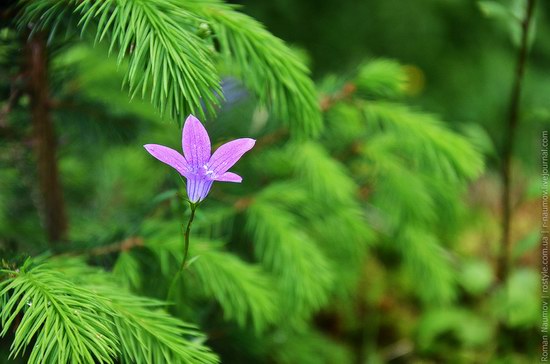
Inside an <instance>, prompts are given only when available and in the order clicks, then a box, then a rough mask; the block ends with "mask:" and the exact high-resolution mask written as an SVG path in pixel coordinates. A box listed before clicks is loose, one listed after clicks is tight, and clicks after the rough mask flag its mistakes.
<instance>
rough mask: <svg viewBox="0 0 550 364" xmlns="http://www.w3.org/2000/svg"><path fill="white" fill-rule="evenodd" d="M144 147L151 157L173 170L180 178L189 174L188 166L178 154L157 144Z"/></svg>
mask: <svg viewBox="0 0 550 364" xmlns="http://www.w3.org/2000/svg"><path fill="white" fill-rule="evenodd" d="M144 147H145V149H146V150H147V151H148V152H149V153H150V154H151V155H152V156H153V157H155V158H156V159H158V160H159V161H161V162H163V163H166V164H168V165H169V166H170V167H172V168H175V169H176V170H177V171H178V172H179V173H180V174H181V175H182V176H187V175H188V174H189V165H188V164H187V161H186V160H185V158H184V157H183V155H181V154H180V153H179V152H177V151H175V150H174V149H172V148H168V147H165V146H164V145H158V144H146V145H144Z"/></svg>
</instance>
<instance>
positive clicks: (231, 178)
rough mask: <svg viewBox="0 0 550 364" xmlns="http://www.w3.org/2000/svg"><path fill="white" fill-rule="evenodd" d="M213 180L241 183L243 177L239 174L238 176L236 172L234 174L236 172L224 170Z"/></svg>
mask: <svg viewBox="0 0 550 364" xmlns="http://www.w3.org/2000/svg"><path fill="white" fill-rule="evenodd" d="M214 180H215V181H220V182H236V183H241V182H242V181H243V178H242V177H241V176H239V175H238V174H236V173H232V172H225V173H224V174H222V175H221V176H219V177H217V178H215V179H214Z"/></svg>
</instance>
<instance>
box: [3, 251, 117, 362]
mask: <svg viewBox="0 0 550 364" xmlns="http://www.w3.org/2000/svg"><path fill="white" fill-rule="evenodd" d="M5 273H7V274H9V275H10V277H9V278H8V279H5V280H4V281H2V282H1V283H0V289H1V290H0V296H1V297H7V300H6V304H5V305H3V306H2V311H1V317H0V318H1V322H2V327H3V330H2V332H1V333H0V335H1V336H5V335H6V334H7V333H8V330H10V328H11V327H12V325H14V324H15V320H16V318H17V317H20V316H21V317H22V318H21V322H20V323H19V325H17V327H16V330H15V339H14V341H13V343H12V346H11V351H10V356H11V357H16V356H18V355H20V354H22V353H23V352H24V351H25V349H26V348H27V347H28V346H30V345H31V344H32V350H31V352H30V356H29V359H28V362H29V363H48V362H53V363H67V362H70V363H91V362H99V363H113V362H114V358H115V357H116V356H117V355H118V353H119V340H118V338H117V336H116V335H115V334H114V333H113V332H112V330H111V327H110V326H109V324H107V323H106V321H107V317H109V316H111V317H112V316H114V312H112V311H111V310H110V309H109V308H108V307H105V306H103V305H101V304H98V303H97V299H96V297H95V295H94V294H93V292H91V291H88V290H86V289H83V288H82V287H79V286H77V285H75V284H74V283H72V282H70V281H68V280H67V279H66V278H65V277H64V276H63V275H62V274H61V273H60V272H57V271H55V270H53V269H51V268H50V267H48V265H47V264H40V265H38V266H34V267H33V266H32V265H31V261H27V262H26V263H25V265H24V266H23V267H22V268H21V270H20V271H9V272H5Z"/></svg>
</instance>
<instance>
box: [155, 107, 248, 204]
mask: <svg viewBox="0 0 550 364" xmlns="http://www.w3.org/2000/svg"><path fill="white" fill-rule="evenodd" d="M255 143H256V141H255V140H254V139H250V138H241V139H235V140H233V141H230V142H228V143H225V144H223V145H222V146H220V147H219V148H218V149H217V150H216V151H215V152H214V154H212V155H210V152H211V150H210V138H209V137H208V133H207V132H206V129H205V128H204V126H203V125H202V124H201V122H200V121H199V119H197V118H196V117H194V116H193V115H189V117H188V118H187V120H185V124H184V126H183V135H182V146H183V155H182V154H180V153H179V152H177V151H175V150H174V149H171V148H168V147H165V146H163V145H158V144H146V145H144V147H145V149H147V151H148V152H149V153H151V155H152V156H153V157H155V158H157V159H158V160H159V161H161V162H163V163H166V164H168V165H169V166H170V167H172V168H174V169H175V170H176V171H178V172H179V174H181V175H182V176H183V177H185V178H187V196H189V201H190V202H192V203H197V202H200V201H202V200H204V198H205V197H206V195H208V192H209V191H210V188H211V187H212V183H214V181H220V182H237V183H240V182H241V181H242V180H243V179H242V178H241V176H239V175H237V174H235V173H231V172H227V170H228V169H229V168H231V167H232V166H233V165H234V164H235V163H237V161H238V160H239V159H241V157H242V156H243V154H244V153H246V152H248V151H249V150H250V149H252V147H253V146H254V144H255Z"/></svg>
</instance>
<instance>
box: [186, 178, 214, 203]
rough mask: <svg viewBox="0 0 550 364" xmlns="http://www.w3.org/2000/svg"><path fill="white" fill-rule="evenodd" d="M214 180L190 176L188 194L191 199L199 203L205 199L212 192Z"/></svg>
mask: <svg viewBox="0 0 550 364" xmlns="http://www.w3.org/2000/svg"><path fill="white" fill-rule="evenodd" d="M213 182H214V181H212V180H208V179H205V178H188V179H187V196H188V197H189V201H191V202H193V203H197V202H200V201H202V200H204V198H205V197H206V195H208V192H210V188H211V187H212V183H213Z"/></svg>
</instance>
